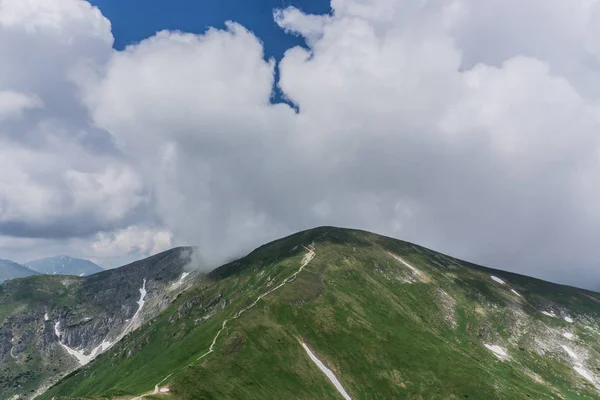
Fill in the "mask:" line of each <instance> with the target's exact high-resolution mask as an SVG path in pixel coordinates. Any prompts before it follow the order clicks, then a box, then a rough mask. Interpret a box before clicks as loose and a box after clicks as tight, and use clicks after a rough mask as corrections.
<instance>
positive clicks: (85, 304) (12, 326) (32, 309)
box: [0, 248, 191, 399]
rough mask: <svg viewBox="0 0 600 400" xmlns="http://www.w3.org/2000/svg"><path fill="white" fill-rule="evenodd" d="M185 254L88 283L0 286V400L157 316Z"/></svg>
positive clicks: (32, 388) (173, 291) (27, 390)
mask: <svg viewBox="0 0 600 400" xmlns="http://www.w3.org/2000/svg"><path fill="white" fill-rule="evenodd" d="M190 254H191V249H189V248H177V249H172V250H169V251H166V252H164V253H160V254H158V255H156V256H153V257H150V258H148V259H145V260H141V261H137V262H134V263H132V264H129V265H126V266H124V267H121V268H118V269H114V270H110V271H104V272H101V273H98V274H94V275H91V276H88V277H82V278H80V277H76V276H60V275H37V276H34V277H28V278H24V279H16V280H11V281H8V282H5V283H4V284H3V285H0V398H2V399H8V398H11V397H12V396H14V395H24V396H25V398H27V397H29V396H31V395H32V394H33V393H34V392H36V391H37V390H39V389H40V388H43V387H44V386H46V385H49V384H51V383H53V382H55V381H56V380H57V379H59V378H60V377H62V376H64V374H65V373H68V372H70V371H72V370H74V369H75V368H77V367H79V366H81V364H83V363H87V362H89V361H90V360H91V359H93V358H94V357H95V356H97V355H98V354H99V353H101V352H102V351H105V350H106V349H108V348H110V346H112V345H113V344H114V343H115V342H118V341H119V340H120V339H121V338H122V337H123V336H125V335H126V334H128V333H131V332H132V331H134V330H135V329H137V328H138V327H139V326H140V325H142V324H143V322H144V321H145V320H146V319H148V318H151V317H153V316H154V315H157V314H159V313H160V312H161V311H162V310H164V309H165V308H166V307H167V305H168V304H169V303H170V302H171V301H172V300H173V299H174V298H175V296H176V295H177V294H178V293H179V291H180V290H181V289H183V288H184V285H183V282H182V283H180V282H179V279H180V277H181V276H182V274H183V271H184V267H185V266H186V265H188V264H189V262H190ZM190 278H191V277H190ZM142 292H144V293H142ZM40 393H41V392H40Z"/></svg>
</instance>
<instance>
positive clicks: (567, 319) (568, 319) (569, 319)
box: [565, 317, 573, 324]
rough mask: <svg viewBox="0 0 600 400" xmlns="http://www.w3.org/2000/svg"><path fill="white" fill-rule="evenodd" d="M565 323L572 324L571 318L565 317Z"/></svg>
mask: <svg viewBox="0 0 600 400" xmlns="http://www.w3.org/2000/svg"><path fill="white" fill-rule="evenodd" d="M565 321H567V322H569V323H571V324H572V323H573V318H571V317H565Z"/></svg>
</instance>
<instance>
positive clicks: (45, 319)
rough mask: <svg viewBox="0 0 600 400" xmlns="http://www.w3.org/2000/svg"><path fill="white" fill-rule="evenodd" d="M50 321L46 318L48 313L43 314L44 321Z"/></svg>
mask: <svg viewBox="0 0 600 400" xmlns="http://www.w3.org/2000/svg"><path fill="white" fill-rule="evenodd" d="M49 319H50V317H49V316H48V313H45V314H44V321H48V320H49Z"/></svg>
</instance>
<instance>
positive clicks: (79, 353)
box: [54, 321, 113, 365]
mask: <svg viewBox="0 0 600 400" xmlns="http://www.w3.org/2000/svg"><path fill="white" fill-rule="evenodd" d="M54 334H55V335H56V337H57V338H58V344H59V345H60V346H61V347H62V348H63V349H65V350H66V351H67V353H69V354H70V355H72V356H73V357H75V358H76V359H77V362H79V365H86V364H89V363H90V361H92V360H93V359H94V358H96V357H98V356H99V355H100V354H101V353H103V352H104V351H106V350H107V349H108V348H109V347H110V346H112V345H113V343H112V342H110V341H108V340H106V339H105V340H104V341H103V342H102V343H100V344H99V345H98V346H96V348H94V349H93V350H92V351H90V352H89V354H85V350H77V349H73V348H71V347H69V346H67V345H66V344H64V343H63V342H62V341H61V340H60V338H61V336H62V333H61V331H60V321H57V322H56V323H55V324H54Z"/></svg>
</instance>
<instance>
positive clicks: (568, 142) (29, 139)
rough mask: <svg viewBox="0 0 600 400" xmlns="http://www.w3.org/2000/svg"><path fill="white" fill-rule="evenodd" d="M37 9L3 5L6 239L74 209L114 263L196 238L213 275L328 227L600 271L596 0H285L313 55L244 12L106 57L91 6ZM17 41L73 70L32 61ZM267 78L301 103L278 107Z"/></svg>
mask: <svg viewBox="0 0 600 400" xmlns="http://www.w3.org/2000/svg"><path fill="white" fill-rule="evenodd" d="M40 1H41V0H37V2H38V3H39V2H40ZM35 3H36V1H34V0H29V1H27V2H22V1H20V2H15V1H8V0H0V9H2V7H4V10H6V9H12V13H6V12H5V13H4V15H5V17H4V18H0V29H4V30H5V31H4V32H8V33H10V35H12V36H10V37H12V39H13V40H11V41H8V40H4V39H3V38H4V37H8V36H5V35H3V32H2V31H0V48H2V49H4V47H6V48H8V49H9V51H12V53H10V54H13V56H14V57H11V60H12V61H11V63H9V64H11V65H12V66H10V65H9V67H6V66H4V65H0V93H3V91H10V93H16V94H19V96H25V97H21V99H20V100H18V101H17V100H15V99H14V98H13V100H9V101H10V102H11V104H13V106H12V107H13V108H12V110H13V111H9V112H8V113H7V114H6V115H10V116H11V117H10V118H6V117H5V119H4V122H2V121H3V120H2V117H1V115H2V114H0V132H2V133H0V138H2V140H4V141H5V142H6V143H8V144H9V146H12V148H14V149H16V150H15V151H17V152H16V153H12V154H18V156H14V157H13V159H12V162H10V166H11V168H12V171H14V172H13V173H6V172H0V176H1V177H2V179H1V180H0V182H2V184H4V186H0V200H3V202H0V207H3V208H2V209H3V210H5V211H4V215H5V216H0V227H2V226H8V225H6V224H7V222H10V223H11V224H13V225H10V224H9V225H10V227H12V228H11V229H12V231H11V230H10V229H9V228H10V227H6V228H4V231H3V232H1V233H4V234H5V235H7V236H11V235H12V236H13V237H14V236H15V235H17V233H16V232H17V230H16V229H15V226H17V225H18V224H17V223H21V224H23V223H26V224H27V226H28V230H27V231H28V232H29V231H30V232H32V233H28V234H27V235H24V234H22V236H27V237H30V236H34V234H33V232H35V231H36V229H37V232H38V233H39V232H46V231H45V230H43V229H41V228H39V227H41V226H42V225H41V222H40V221H46V223H47V221H55V223H52V224H50V225H51V226H50V227H48V232H50V231H51V230H52V229H58V227H59V226H61V224H62V225H65V226H68V227H72V226H74V225H76V224H74V223H73V221H80V222H82V224H83V225H85V226H86V227H88V229H86V230H85V232H83V231H81V232H79V231H78V230H77V229H73V228H70V229H66V231H68V232H71V237H74V236H78V237H80V236H85V235H88V239H75V238H72V239H69V240H70V241H71V242H72V243H75V242H76V241H77V240H87V242H86V243H88V248H90V249H91V250H90V251H91V253H94V254H97V255H102V257H106V258H110V257H113V256H115V255H118V254H122V253H127V254H129V253H135V254H142V253H144V254H145V253H152V252H155V251H158V250H159V249H163V248H165V247H168V246H171V245H174V244H191V245H198V246H199V250H200V252H201V254H202V256H203V259H204V261H205V262H206V263H207V264H208V265H211V266H216V265H217V264H218V263H220V262H223V261H225V260H227V259H228V258H230V257H232V256H237V255H241V254H243V253H244V252H246V251H248V250H250V249H251V248H252V247H254V246H257V245H260V244H262V243H263V242H265V241H266V240H269V239H273V238H276V237H278V236H281V235H285V234H288V233H290V232H293V231H296V230H300V229H304V228H310V227H313V226H316V225H324V224H333V225H341V226H348V227H356V228H364V229H369V230H373V231H376V232H379V233H384V234H388V235H392V236H395V237H399V238H402V239H407V240H411V241H415V242H417V243H420V244H423V245H427V246H430V247H433V248H435V249H438V250H442V251H445V252H448V253H451V254H453V255H456V256H459V257H463V258H466V259H469V260H472V261H476V262H480V263H484V264H487V265H491V266H494V267H499V268H503V269H509V270H513V271H520V272H523V273H528V274H534V275H536V276H541V277H544V278H547V279H553V280H559V281H563V282H568V283H574V284H581V285H587V286H590V283H589V282H591V280H592V279H598V278H600V277H599V276H598V274H597V273H596V272H595V270H596V262H595V261H594V260H595V259H596V258H597V256H598V254H597V253H598V251H597V250H596V247H597V246H595V242H594V238H595V237H597V236H598V233H600V232H598V230H599V228H598V226H600V224H599V222H600V206H598V204H600V202H598V199H599V195H600V193H599V189H597V188H598V187H599V185H598V180H599V177H600V175H599V173H600V170H599V167H600V165H599V159H598V156H599V154H600V153H599V151H598V150H599V145H600V138H598V136H597V134H596V132H597V131H598V128H599V127H600V126H599V124H600V108H599V107H598V99H599V98H600V86H598V82H599V81H598V73H597V71H598V68H597V67H598V65H599V64H598V62H599V61H600V60H599V56H600V52H599V51H598V49H599V48H600V46H599V45H598V40H597V39H596V38H597V37H598V36H597V35H595V34H594V32H596V30H597V26H598V25H599V24H598V22H600V20H598V18H599V17H600V11H598V10H599V7H600V6H599V5H598V4H599V3H597V2H594V1H586V2H584V1H581V2H572V1H567V0H546V1H541V0H540V1H532V2H526V3H523V2H519V1H516V0H515V1H512V0H511V1H509V2H506V1H492V2H487V3H486V4H485V7H484V6H483V5H482V4H481V2H478V1H475V0H454V1H450V2H448V1H441V0H430V1H421V2H407V1H401V0H374V1H364V0H332V2H331V6H332V12H331V13H330V14H329V15H307V14H305V13H303V12H302V11H301V10H298V9H295V8H288V9H285V10H278V11H276V12H275V13H274V19H275V21H276V23H277V24H279V26H280V27H281V28H282V29H284V30H285V31H287V32H289V33H291V34H297V35H301V36H302V37H304V38H305V39H306V46H305V47H296V48H292V49H289V50H288V51H287V52H286V54H285V56H284V57H283V59H282V60H266V59H265V56H264V53H263V47H262V43H261V41H260V38H257V37H256V36H255V35H254V34H253V33H251V32H249V31H248V30H246V29H245V28H244V27H242V26H240V25H239V24H236V23H233V22H230V23H228V24H227V26H226V29H224V30H217V29H211V30H209V31H208V32H207V33H205V34H203V35H194V34H188V33H181V32H168V31H165V32H159V33H158V34H156V35H155V36H153V37H151V38H148V39H146V40H144V41H142V42H140V43H138V44H135V45H132V46H129V47H128V48H126V49H125V50H124V51H114V50H112V49H111V44H112V36H111V35H110V24H109V22H108V21H106V20H105V19H104V18H103V17H102V16H101V14H100V13H99V12H98V10H96V9H94V8H92V7H90V6H89V5H87V4H86V3H84V2H83V1H78V0H77V1H76V0H54V1H51V2H48V1H45V2H44V4H50V3H52V5H46V6H44V7H42V8H40V11H39V14H37V11H35V7H33V6H32V5H35ZM28 7H29V8H28ZM0 14H2V13H1V12H0ZM30 14H35V15H30ZM514 18H517V19H518V21H519V22H520V23H519V24H516V25H515V23H514ZM88 24H89V26H92V27H93V29H89V30H84V29H83V27H85V26H87V25H88ZM42 33H45V34H42ZM13 42H14V43H18V44H19V46H21V47H20V48H21V49H22V48H28V49H31V51H35V50H40V51H41V53H40V56H41V57H43V56H44V55H48V54H49V51H56V52H57V54H60V55H61V57H58V59H59V60H60V61H54V62H53V64H51V65H50V66H51V68H47V69H48V71H46V69H44V70H41V69H40V68H38V67H36V66H34V67H32V68H31V69H26V68H23V65H25V60H24V59H23V56H22V55H21V54H22V52H17V51H16V50H15V49H16V48H17V47H15V46H16V45H13V44H12V43H13ZM48 44H51V46H54V47H51V50H41V49H42V46H47V45H48ZM3 46H4V47H3ZM44 48H45V47H44ZM19 57H20V58H19ZM17 67H20V69H24V71H18V73H17V74H16V75H14V77H13V76H12V75H10V74H8V72H10V71H13V70H16V69H17ZM11 68H12V69H11ZM276 68H278V69H279V73H280V74H279V76H280V79H279V80H278V81H275V70H276ZM7 71H8V72H7ZM40 73H43V74H45V75H42V76H43V77H45V79H40V77H39V74H40ZM47 82H50V83H47ZM274 85H278V86H279V88H280V89H281V91H282V93H283V95H284V96H285V97H286V98H287V99H289V100H290V101H291V102H292V103H293V104H294V105H295V106H296V107H297V111H296V110H295V109H294V108H292V107H290V106H288V105H287V104H272V102H271V99H272V96H271V95H272V92H273V86H274ZM13 97H14V95H13ZM0 99H1V97H0ZM17 132H23V133H22V134H17ZM40 143H41V144H40ZM74 149H77V151H74ZM18 151H20V152H21V153H18ZM7 157H9V156H7ZM6 159H8V158H6ZM4 160H5V158H4V157H2V156H0V163H3V162H4V163H5V165H9V163H8V162H7V161H4ZM54 162H58V165H59V167H51V166H50V165H51V164H52V163H54ZM2 174H4V175H2ZM49 176H51V177H52V178H51V179H49V178H48V177H49ZM5 182H8V184H5ZM18 190H23V191H25V192H26V193H29V196H28V199H27V200H26V201H24V202H23V203H22V204H19V201H18V199H17V197H16V195H11V193H12V192H16V191H18ZM65 193H66V194H65ZM27 210H29V211H27ZM50 210H52V211H50ZM69 221H70V222H69ZM2 224H4V225H2ZM15 224H17V225H15ZM32 227H33V228H32ZM36 227H37V228H36ZM34 228H35V229H34ZM38 228H39V229H38ZM11 232H13V233H11ZM44 235H46V234H44ZM44 235H42V236H44ZM67 236H68V235H67ZM26 239H27V238H24V239H23V240H26ZM27 240H29V239H27ZM43 240H48V239H47V238H45V237H44V238H43ZM1 243H2V242H0V245H1ZM567 271H568V272H567ZM573 271H577V273H573Z"/></svg>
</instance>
